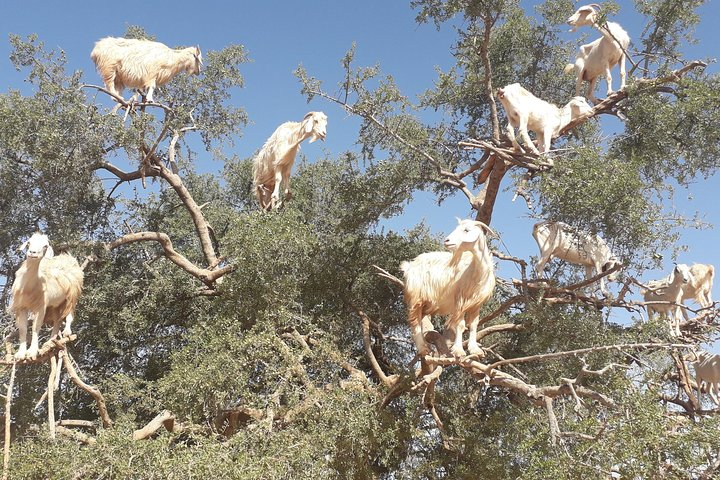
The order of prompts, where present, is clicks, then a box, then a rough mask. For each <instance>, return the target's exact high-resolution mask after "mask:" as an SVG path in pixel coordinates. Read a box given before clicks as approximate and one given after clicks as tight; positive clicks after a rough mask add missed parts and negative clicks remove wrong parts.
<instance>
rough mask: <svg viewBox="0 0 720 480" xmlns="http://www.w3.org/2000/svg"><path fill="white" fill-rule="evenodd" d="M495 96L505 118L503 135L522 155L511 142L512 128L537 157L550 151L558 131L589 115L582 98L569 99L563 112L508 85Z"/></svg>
mask: <svg viewBox="0 0 720 480" xmlns="http://www.w3.org/2000/svg"><path fill="white" fill-rule="evenodd" d="M497 96H498V98H499V99H500V103H502V106H503V108H504V109H505V113H506V114H507V117H508V125H507V135H508V137H509V138H510V141H512V144H513V146H514V147H515V148H516V149H518V150H520V151H522V147H520V144H519V143H518V142H517V140H516V139H515V128H518V129H519V130H520V137H521V138H522V139H523V141H524V142H525V144H526V145H527V146H528V147H529V148H530V150H532V151H533V153H535V154H537V155H539V154H540V153H545V152H547V151H548V150H550V142H551V140H552V139H553V138H555V137H557V136H558V134H559V133H560V130H562V128H563V127H564V126H565V125H567V124H568V123H570V122H571V121H572V120H574V119H576V118H577V117H579V116H580V115H582V114H585V113H588V112H590V111H592V107H591V106H590V105H588V103H587V101H585V99H584V98H583V97H573V98H572V99H571V100H570V101H569V102H568V103H567V105H565V106H564V107H563V108H558V107H556V106H555V105H553V104H552V103H548V102H546V101H545V100H541V99H539V98H537V97H536V96H535V95H533V94H532V93H530V92H529V91H527V90H525V89H524V88H523V87H522V86H521V85H520V84H519V83H512V84H510V85H506V86H505V87H503V88H498V89H497ZM528 129H530V130H532V131H533V132H535V135H536V136H537V144H538V147H539V148H540V150H539V151H538V148H537V147H535V144H533V142H532V141H531V140H530V136H529V135H528Z"/></svg>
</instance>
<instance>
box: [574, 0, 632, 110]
mask: <svg viewBox="0 0 720 480" xmlns="http://www.w3.org/2000/svg"><path fill="white" fill-rule="evenodd" d="M599 10H600V6H599V5H597V4H594V3H593V4H591V5H584V6H582V7H580V8H578V10H577V11H576V12H575V13H574V14H572V15H571V16H570V18H568V19H567V23H568V24H569V25H571V26H572V27H573V28H572V29H571V30H570V31H571V32H574V31H575V30H577V29H578V28H579V27H582V26H585V25H590V26H594V27H595V28H597V29H598V30H600V33H602V37H600V38H598V39H597V40H595V41H594V42H592V43H588V44H587V45H583V46H581V47H580V53H579V54H578V57H577V59H576V60H575V63H574V64H573V63H569V64H568V65H567V66H566V67H565V73H570V72H572V71H573V70H575V75H576V76H577V81H576V83H575V95H580V89H581V87H582V82H583V80H586V81H587V82H588V91H587V97H588V98H589V99H590V101H592V102H593V103H597V98H595V84H596V83H597V79H598V77H600V76H601V75H603V74H604V75H605V80H606V81H607V87H608V89H607V94H608V96H609V95H610V94H611V93H613V89H612V73H611V72H610V71H611V69H612V68H613V67H614V66H615V65H620V90H622V89H623V88H625V56H626V52H627V48H628V46H629V45H630V37H629V36H628V34H627V32H626V31H625V30H623V28H622V27H621V26H620V25H619V24H617V23H615V22H607V23H605V25H602V26H601V25H598V23H597V17H598V11H599Z"/></svg>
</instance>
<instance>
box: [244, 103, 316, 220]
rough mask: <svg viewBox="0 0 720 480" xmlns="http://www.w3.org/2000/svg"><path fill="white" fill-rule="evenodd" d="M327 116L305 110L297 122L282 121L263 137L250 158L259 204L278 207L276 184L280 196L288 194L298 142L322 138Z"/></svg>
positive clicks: (266, 206) (271, 207) (269, 208)
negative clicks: (251, 158) (261, 142)
mask: <svg viewBox="0 0 720 480" xmlns="http://www.w3.org/2000/svg"><path fill="white" fill-rule="evenodd" d="M326 134H327V116H326V115H325V114H324V113H323V112H308V113H307V114H306V115H305V117H304V118H303V119H302V121H301V122H285V123H283V124H282V125H280V126H279V127H278V128H277V129H276V130H275V131H274V132H273V134H272V135H270V138H268V139H267V141H266V142H265V145H263V147H262V149H261V150H260V152H259V153H258V154H257V155H256V156H255V159H254V160H253V183H254V185H255V195H256V196H257V199H258V202H259V203H260V207H262V208H263V209H264V210H272V209H274V208H276V207H279V206H280V205H281V203H282V202H280V186H281V185H282V188H283V190H284V199H287V198H289V197H290V195H291V193H290V171H291V169H292V166H293V163H295V156H296V155H297V152H298V150H300V143H302V141H303V140H305V139H306V138H310V143H312V142H314V141H315V140H317V139H318V138H319V139H320V140H322V141H325V135H326Z"/></svg>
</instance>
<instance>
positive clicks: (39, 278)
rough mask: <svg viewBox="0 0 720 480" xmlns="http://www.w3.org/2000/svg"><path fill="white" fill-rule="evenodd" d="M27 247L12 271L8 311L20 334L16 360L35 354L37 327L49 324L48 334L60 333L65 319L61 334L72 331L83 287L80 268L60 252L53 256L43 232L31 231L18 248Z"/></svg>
mask: <svg viewBox="0 0 720 480" xmlns="http://www.w3.org/2000/svg"><path fill="white" fill-rule="evenodd" d="M25 248H27V258H26V259H25V261H24V262H23V264H22V265H21V266H20V268H19V269H18V270H17V272H16V273H15V282H13V286H12V294H13V298H12V302H11V303H10V311H11V312H12V313H13V314H14V315H15V321H16V323H17V326H18V331H19V335H20V347H19V349H18V351H17V352H16V353H15V359H16V360H23V359H25V358H29V359H33V360H34V359H35V358H36V357H37V354H38V349H39V345H38V343H39V341H38V337H39V334H40V328H41V327H42V325H43V323H44V322H46V323H52V326H53V328H52V337H53V338H54V337H55V336H57V334H58V333H59V332H60V322H61V321H62V319H63V318H65V329H64V330H63V336H70V334H71V333H72V331H71V329H70V324H71V323H72V321H73V314H74V312H75V305H76V304H77V302H78V299H79V298H80V293H81V291H82V286H83V271H82V269H81V268H80V265H79V264H78V262H77V260H75V258H74V257H72V256H70V255H68V254H65V253H62V254H60V255H58V256H54V254H53V250H52V247H50V242H49V240H48V237H47V236H46V235H43V234H41V233H35V234H33V236H32V237H30V239H29V240H28V241H27V242H25V243H24V244H23V245H22V247H21V249H25ZM30 314H33V315H34V319H33V331H32V341H31V343H30V348H29V349H28V348H27V322H28V316H29V315H30Z"/></svg>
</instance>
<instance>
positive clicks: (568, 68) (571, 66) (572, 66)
mask: <svg viewBox="0 0 720 480" xmlns="http://www.w3.org/2000/svg"><path fill="white" fill-rule="evenodd" d="M573 70H575V64H574V63H568V64H567V65H565V69H564V70H563V72H565V73H572V71H573Z"/></svg>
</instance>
